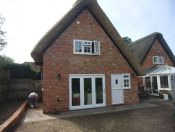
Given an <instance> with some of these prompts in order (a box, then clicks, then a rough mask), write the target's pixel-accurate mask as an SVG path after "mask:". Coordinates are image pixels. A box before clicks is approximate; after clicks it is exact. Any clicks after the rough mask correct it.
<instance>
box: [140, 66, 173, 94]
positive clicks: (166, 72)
mask: <svg viewBox="0 0 175 132" xmlns="http://www.w3.org/2000/svg"><path fill="white" fill-rule="evenodd" d="M142 80H143V86H144V89H145V90H146V91H148V92H149V93H150V94H151V95H155V96H158V95H159V93H160V91H167V92H169V93H171V94H173V93H174V94H175V92H174V91H175V67H172V66H168V65H160V66H156V67H153V68H150V69H148V70H146V75H145V76H142Z"/></svg>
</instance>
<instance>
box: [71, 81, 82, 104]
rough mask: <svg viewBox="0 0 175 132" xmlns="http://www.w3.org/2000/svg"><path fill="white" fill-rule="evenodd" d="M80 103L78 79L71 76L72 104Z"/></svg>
mask: <svg viewBox="0 0 175 132" xmlns="http://www.w3.org/2000/svg"><path fill="white" fill-rule="evenodd" d="M77 105H80V79H79V78H72V106H77Z"/></svg>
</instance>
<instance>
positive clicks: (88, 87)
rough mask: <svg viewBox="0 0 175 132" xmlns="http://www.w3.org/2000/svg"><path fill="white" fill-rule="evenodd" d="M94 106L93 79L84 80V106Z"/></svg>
mask: <svg viewBox="0 0 175 132" xmlns="http://www.w3.org/2000/svg"><path fill="white" fill-rule="evenodd" d="M90 104H92V79H91V78H84V105H90Z"/></svg>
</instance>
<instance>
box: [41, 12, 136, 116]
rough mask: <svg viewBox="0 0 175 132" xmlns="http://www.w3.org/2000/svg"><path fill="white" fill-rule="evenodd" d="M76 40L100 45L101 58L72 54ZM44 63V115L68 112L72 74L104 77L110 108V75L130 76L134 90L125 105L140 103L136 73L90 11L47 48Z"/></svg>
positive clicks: (127, 92)
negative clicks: (58, 99)
mask: <svg viewBox="0 0 175 132" xmlns="http://www.w3.org/2000/svg"><path fill="white" fill-rule="evenodd" d="M77 21H79V24H77ZM74 39H80V40H81V39H82V40H97V41H100V43H101V55H99V56H98V55H97V56H90V55H76V54H73V40H74ZM43 61H44V63H43V88H44V91H43V106H44V108H43V110H44V112H45V113H47V112H57V111H67V110H69V74H105V81H106V82H105V83H106V103H107V106H111V74H115V73H116V74H118V73H131V74H133V75H132V76H131V79H132V80H131V82H132V88H131V90H125V92H124V95H125V103H135V102H137V101H138V95H137V77H136V75H135V73H134V71H133V69H132V68H131V67H130V66H129V64H128V63H127V61H126V60H125V59H124V57H123V56H122V55H121V53H120V52H119V50H118V49H117V48H116V47H115V46H114V44H113V42H112V41H111V40H110V39H109V37H108V36H107V35H106V33H105V32H104V31H103V29H102V28H101V27H100V25H99V24H98V22H97V21H96V20H95V18H94V17H93V16H92V15H91V14H90V12H89V11H88V10H84V11H83V12H82V13H81V14H80V15H79V16H78V17H77V18H76V19H75V20H74V21H73V22H72V24H71V25H69V27H68V28H67V29H66V30H65V31H64V32H63V33H62V34H61V35H60V36H59V38H58V39H57V40H56V41H55V42H54V43H53V44H52V45H51V46H50V47H49V48H48V50H47V51H46V52H45V53H44V56H43ZM57 74H60V75H61V80H58V79H57ZM57 96H59V97H60V101H59V102H58V101H57Z"/></svg>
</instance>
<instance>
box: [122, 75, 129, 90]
mask: <svg viewBox="0 0 175 132" xmlns="http://www.w3.org/2000/svg"><path fill="white" fill-rule="evenodd" d="M122 77H123V89H131V77H130V74H128V73H126V74H122ZM125 80H126V81H128V83H127V84H128V86H125Z"/></svg>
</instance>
